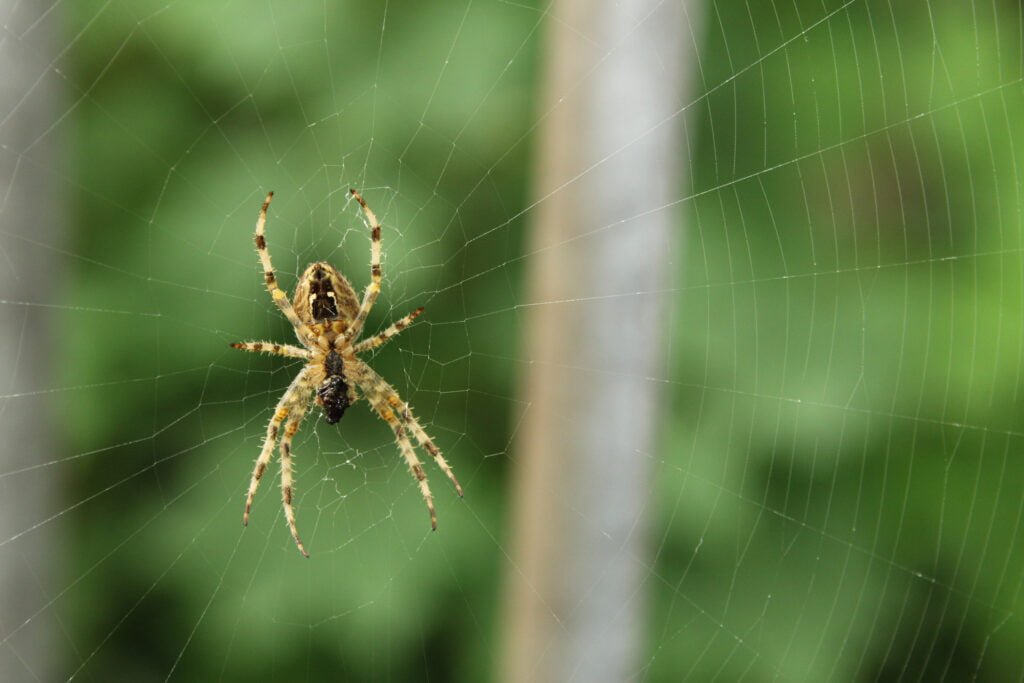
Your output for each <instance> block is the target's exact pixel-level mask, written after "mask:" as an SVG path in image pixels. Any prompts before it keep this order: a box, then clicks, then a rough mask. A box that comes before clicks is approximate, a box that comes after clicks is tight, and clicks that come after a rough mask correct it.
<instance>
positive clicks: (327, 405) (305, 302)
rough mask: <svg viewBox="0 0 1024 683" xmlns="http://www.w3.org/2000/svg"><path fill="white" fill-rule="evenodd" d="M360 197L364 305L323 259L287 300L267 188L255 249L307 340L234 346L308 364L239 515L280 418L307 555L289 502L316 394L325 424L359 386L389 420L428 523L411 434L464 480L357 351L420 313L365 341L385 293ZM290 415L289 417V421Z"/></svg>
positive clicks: (284, 466) (291, 522) (286, 484)
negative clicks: (273, 249) (366, 240)
mask: <svg viewBox="0 0 1024 683" xmlns="http://www.w3.org/2000/svg"><path fill="white" fill-rule="evenodd" d="M351 192H352V196H353V197H354V198H355V200H356V201H357V202H359V205H360V206H361V207H362V209H363V213H364V214H365V215H366V220H367V222H368V223H369V224H370V244H371V247H370V284H368V285H367V286H366V292H365V293H364V295H363V301H362V303H361V304H360V303H359V300H358V299H357V298H356V293H355V290H354V289H352V285H351V284H349V281H348V280H347V279H345V276H344V275H342V274H341V273H339V272H338V271H337V269H336V268H334V267H333V266H331V265H330V264H329V263H325V262H323V261H319V262H317V263H312V264H310V265H309V266H308V267H307V268H306V270H305V271H304V272H303V273H302V276H301V277H300V278H299V282H298V284H297V285H296V286H295V296H294V298H293V299H292V301H290V302H289V301H288V295H287V294H285V292H284V290H282V289H281V288H280V287H279V286H278V284H277V276H276V275H275V274H274V268H273V266H272V265H271V263H270V252H269V251H267V240H266V238H265V236H264V229H265V227H266V223H267V208H268V207H269V206H270V200H271V198H272V197H273V196H274V193H273V192H271V193H268V194H267V198H266V200H265V201H264V202H263V208H262V209H260V216H259V220H257V221H256V251H257V252H258V253H259V255H260V262H261V263H262V264H263V277H264V280H265V281H266V283H267V290H268V291H269V292H270V297H271V298H272V299H273V300H274V303H275V304H277V307H278V308H280V309H281V312H282V313H284V316H285V317H286V318H288V322H290V323H291V325H292V327H293V328H295V335H296V336H297V337H298V338H299V341H300V342H301V343H302V347H298V346H292V345H288V344H275V343H273V342H246V343H238V344H232V345H231V346H232V347H234V348H236V349H242V350H243V351H256V352H260V351H262V352H266V353H273V354H277V355H279V356H286V357H289V358H302V359H304V360H305V361H306V365H305V367H303V368H302V370H301V371H299V374H298V375H297V376H296V377H295V379H294V380H292V383H291V385H290V386H289V387H288V390H287V391H285V393H284V395H283V396H282V397H281V399H280V400H279V401H278V402H277V409H276V410H275V411H274V415H273V417H271V418H270V424H268V425H267V434H266V437H265V438H264V439H263V448H262V450H261V451H260V455H259V457H258V458H257V459H256V467H255V468H254V469H253V473H252V479H251V480H250V482H249V492H248V494H247V495H246V500H245V514H244V515H243V516H242V521H243V523H245V524H248V523H249V510H250V509H251V508H252V501H253V498H254V497H255V495H256V489H257V487H258V486H259V483H260V479H261V478H262V477H263V474H264V472H265V471H266V469H267V465H268V464H269V463H270V458H271V456H272V455H273V452H274V444H275V443H277V438H278V436H279V435H280V431H281V423H285V427H284V435H283V436H281V497H282V499H283V501H284V514H285V519H286V520H287V522H288V528H289V529H290V530H291V532H292V537H293V538H294V539H295V544H296V545H297V546H298V547H299V550H300V551H301V552H302V554H303V555H306V556H307V557H308V556H309V553H307V552H306V549H305V547H304V546H303V545H302V541H301V540H300V539H299V531H298V527H297V526H296V523H295V510H294V507H293V504H292V498H293V495H294V487H293V485H292V463H291V456H292V452H291V444H292V438H293V437H294V436H295V432H296V431H298V429H299V424H300V423H301V422H302V418H303V416H304V415H305V414H306V411H307V410H308V409H309V406H310V405H311V404H312V403H313V402H314V401H315V402H316V404H317V405H319V406H320V407H321V408H322V409H323V412H324V417H325V418H326V420H327V422H328V424H334V423H336V422H338V421H339V420H340V419H341V418H342V416H343V415H344V414H345V410H346V409H348V407H349V406H350V405H352V404H353V403H355V402H356V401H357V400H358V398H359V397H358V396H357V394H356V390H357V389H358V390H359V392H361V393H362V395H363V397H364V398H366V400H367V402H368V403H369V404H370V407H371V408H372V409H373V411H374V412H375V413H377V415H378V416H379V417H380V418H381V419H383V420H384V421H385V422H387V423H388V425H389V426H390V427H391V429H392V431H393V432H394V433H395V440H396V441H397V443H398V450H399V451H400V452H401V453H402V457H403V458H404V459H405V461H406V464H407V465H408V466H409V470H410V471H411V472H412V475H413V477H415V479H416V482H417V484H418V485H419V489H420V494H421V495H422V496H423V499H424V501H426V503H427V509H428V510H429V511H430V526H431V528H432V529H436V528H437V514H436V513H435V511H434V498H433V496H432V495H431V493H430V487H429V486H428V485H427V475H426V473H425V472H424V471H423V465H422V464H421V463H420V461H419V458H417V457H416V452H415V451H414V450H413V447H412V443H411V442H410V441H409V434H410V433H411V434H412V437H413V438H414V439H416V442H417V443H418V444H419V445H420V446H421V447H422V448H423V449H424V450H425V451H427V453H429V454H430V456H431V457H432V458H433V459H434V462H436V463H437V465H438V467H440V468H441V470H442V471H443V472H444V473H445V474H446V475H447V476H448V478H449V479H450V480H451V482H452V484H454V485H455V490H456V491H457V492H458V494H459V495H460V496H461V495H462V487H461V486H459V482H458V480H457V479H455V474H453V473H452V470H451V468H450V467H449V466H448V463H447V462H446V461H445V459H444V456H442V455H441V451H440V449H438V447H437V446H436V445H435V444H434V442H433V441H432V440H431V438H430V437H429V436H428V435H427V433H426V431H424V429H423V427H422V426H421V425H420V423H419V422H418V421H417V420H416V418H414V417H413V416H412V411H411V410H410V408H409V406H408V404H406V403H404V402H403V401H402V399H401V397H400V396H399V395H398V392H396V391H395V390H394V388H393V387H392V386H391V385H390V384H388V383H387V382H386V381H384V378H382V377H381V376H380V375H378V374H377V373H376V372H374V371H373V369H372V368H370V366H368V365H367V364H366V363H364V362H363V361H362V360H360V359H359V354H361V353H364V352H366V351H371V350H373V349H376V348H377V347H379V346H380V345H382V344H384V343H385V342H386V341H388V340H389V339H391V338H392V337H394V336H395V335H396V334H398V333H399V332H401V331H402V330H404V329H405V328H406V327H408V326H409V325H410V324H411V323H412V321H413V320H415V319H416V316H418V315H419V314H420V313H422V312H423V309H422V308H417V309H416V310H415V311H413V312H412V313H410V314H409V315H407V316H405V317H404V318H402V319H400V320H397V321H396V322H394V323H393V324H392V325H391V326H390V327H388V328H387V329H386V330H384V331H383V332H381V333H380V334H377V335H375V336H373V337H369V338H367V339H363V340H360V339H359V335H360V333H361V332H362V329H363V325H364V324H365V323H366V316H367V315H368V314H369V313H370V309H371V308H373V304H374V302H375V301H376V300H377V295H378V294H379V293H380V283H381V267H380V223H379V222H378V221H377V217H376V216H375V215H374V213H373V211H371V210H370V207H369V206H367V205H366V202H365V201H363V198H362V197H360V196H359V193H358V192H356V191H355V190H352V191H351ZM286 420H287V422H286Z"/></svg>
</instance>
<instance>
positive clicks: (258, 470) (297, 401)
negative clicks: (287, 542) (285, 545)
mask: <svg viewBox="0 0 1024 683" xmlns="http://www.w3.org/2000/svg"><path fill="white" fill-rule="evenodd" d="M315 389H316V387H315V386H314V385H313V384H312V382H311V380H310V370H309V367H308V366H307V367H306V368H303V369H302V371H301V372H299V374H298V375H296V376H295V379H293V380H292V383H291V384H290V385H288V389H287V390H286V391H285V392H284V395H283V396H281V399H280V400H279V401H278V402H277V407H276V408H275V409H274V415H273V416H272V417H271V418H270V422H269V423H268V424H267V434H266V436H265V437H264V439H263V448H262V449H261V450H260V455H259V457H258V458H257V459H256V465H255V467H254V468H253V471H252V478H251V479H250V481H249V492H248V494H247V495H246V497H245V513H244V514H243V515H242V523H243V524H245V525H248V524H249V512H250V510H251V509H252V502H253V499H254V498H255V497H256V490H257V489H258V488H259V485H260V480H261V479H262V478H263V475H264V473H265V472H266V470H267V465H269V464H270V459H271V457H272V456H273V454H274V445H275V443H276V442H277V436H278V434H279V432H280V428H281V423H282V422H284V421H285V420H286V419H288V418H289V417H290V418H291V419H290V420H289V421H288V423H287V424H286V426H285V433H284V436H283V437H282V439H281V496H282V498H283V499H284V506H285V518H286V519H287V520H288V526H289V528H290V529H291V531H292V536H293V537H294V538H295V542H296V544H298V546H299V550H301V551H302V553H303V554H304V555H307V556H308V553H306V550H305V548H303V546H302V542H301V541H300V540H299V537H298V531H297V529H296V526H295V514H294V511H293V508H292V503H291V499H292V496H293V494H294V490H293V486H292V470H291V441H292V437H293V436H295V432H296V431H297V430H298V428H299V423H300V422H301V421H302V417H303V415H304V414H305V412H306V409H307V408H308V407H309V404H310V401H312V396H313V393H314V391H315Z"/></svg>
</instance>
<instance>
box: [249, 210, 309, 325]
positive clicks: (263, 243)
mask: <svg viewBox="0 0 1024 683" xmlns="http://www.w3.org/2000/svg"><path fill="white" fill-rule="evenodd" d="M273 198H274V193H273V192H268V193H267V198H266V199H265V200H263V207H262V208H261V209H260V217H259V219H257V221H256V236H255V238H254V239H255V241H256V251H257V253H259V255H260V263H262V264H263V279H264V280H265V281H266V283H267V291H268V292H270V298H271V299H273V300H274V303H275V304H277V307H278V308H280V309H281V312H282V313H284V317H286V318H288V322H290V323H291V324H292V327H294V328H295V334H296V335H298V337H299V339H303V338H308V337H311V336H312V332H311V331H310V329H309V327H307V326H306V324H305V323H303V322H302V321H301V320H299V316H298V314H297V313H296V312H295V309H294V308H293V307H292V302H291V301H289V300H288V295H287V294H285V292H284V290H283V289H281V288H280V287H278V285H277V276H276V275H274V266H273V265H272V264H271V263H270V252H269V251H268V250H267V239H266V237H264V235H263V231H264V229H265V228H266V225H267V207H269V206H270V200H271V199H273Z"/></svg>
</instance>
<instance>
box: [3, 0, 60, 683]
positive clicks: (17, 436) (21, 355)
mask: <svg viewBox="0 0 1024 683" xmlns="http://www.w3.org/2000/svg"><path fill="white" fill-rule="evenodd" d="M47 9H48V7H47V6H46V5H45V3H43V2H39V1H36V0H28V1H25V0H0V17H3V24H4V31H3V32H2V36H0V225H2V226H3V231H2V232H0V298H3V299H5V300H7V301H6V302H5V303H2V304H0V396H2V397H3V398H0V435H2V439H3V446H2V448H0V453H3V457H2V458H0V474H4V473H12V474H9V475H7V476H2V477H0V498H2V499H3V501H4V507H3V510H4V514H3V515H0V542H3V545H0V640H2V641H4V645H3V647H0V680H2V681H22V680H41V681H46V680H53V679H54V678H55V677H56V673H57V667H58V666H59V665H60V663H61V659H62V657H61V651H60V650H59V649H58V647H57V645H58V643H57V642H56V638H55V635H56V634H57V633H58V632H59V630H60V628H59V624H58V623H57V616H56V614H54V613H53V612H52V611H47V610H46V609H45V607H46V604H47V602H48V601H49V600H50V599H51V598H52V596H53V594H54V593H55V591H54V588H53V586H52V579H53V574H54V570H55V568H57V567H59V566H60V565H61V562H60V551H59V548H60V547H61V544H60V543H59V542H58V540H57V539H56V538H55V536H56V535H57V531H56V529H55V525H54V524H46V525H42V526H40V527H39V528H36V529H32V530H31V531H30V532H28V533H25V534H24V535H23V536H19V537H17V538H15V536H16V535H18V534H21V533H23V532H25V531H26V530H27V529H30V528H31V527H32V526H33V525H34V524H37V523H38V522H39V521H40V520H41V519H45V518H46V516H47V515H50V514H53V511H54V507H55V505H57V504H58V503H57V502H56V491H55V489H56V482H55V481H54V473H53V469H54V468H49V467H44V468H40V469H36V470H30V471H27V472H21V473H17V472H16V471H17V470H20V469H23V468H28V467H31V466H33V465H39V464H40V463H43V462H47V461H50V460H53V459H54V458H55V457H56V448H55V444H54V438H53V435H54V432H55V431H56V430H55V429H54V426H55V425H56V424H58V423H57V422H56V416H54V415H53V414H52V413H49V414H48V407H49V402H48V401H47V398H48V397H47V396H46V395H45V393H37V394H35V395H33V392H37V391H38V390H39V389H42V388H49V387H51V386H53V385H52V383H51V379H50V375H51V373H50V369H51V368H52V367H53V360H52V357H51V356H50V352H52V351H53V350H54V346H53V345H52V344H50V343H48V342H49V339H50V338H51V336H52V335H51V334H49V332H50V328H49V325H48V322H49V320H48V318H49V309H47V308H43V307H41V306H32V305H31V303H36V302H38V303H47V302H51V301H53V300H54V296H55V295H56V294H57V292H56V287H55V286H54V285H55V283H57V282H59V281H60V276H59V274H60V270H61V269H60V267H59V264H58V262H57V259H56V255H57V251H55V250H49V249H46V248H45V247H43V246H41V244H53V243H54V242H55V241H57V240H58V239H59V234H60V232H61V231H60V228H59V226H60V222H61V219H62V218H63V215H62V213H61V211H60V209H59V206H60V204H61V202H60V197H59V196H58V192H57V191H56V190H57V188H56V187H55V183H54V179H55V178H56V177H57V175H58V174H57V173H55V172H53V171H52V169H53V168H54V167H55V166H58V165H59V164H58V163H57V162H56V155H57V153H58V152H59V146H58V143H57V142H55V137H56V136H55V135H54V134H53V132H52V131H51V132H49V133H48V132H47V128H48V126H50V125H51V123H52V122H53V121H56V120H57V115H56V108H57V106H58V105H57V97H56V92H57V88H56V87H55V83H56V82H57V75H56V74H55V73H54V71H53V70H52V67H51V62H52V60H53V59H54V58H55V57H54V55H55V52H54V51H53V41H52V35H51V31H53V30H54V29H55V23H56V22H57V21H58V19H59V18H60V17H59V15H60V14H61V13H60V12H59V11H56V12H52V13H51V15H50V18H46V12H47ZM30 240H31V241H30ZM12 539H13V540H12Z"/></svg>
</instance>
